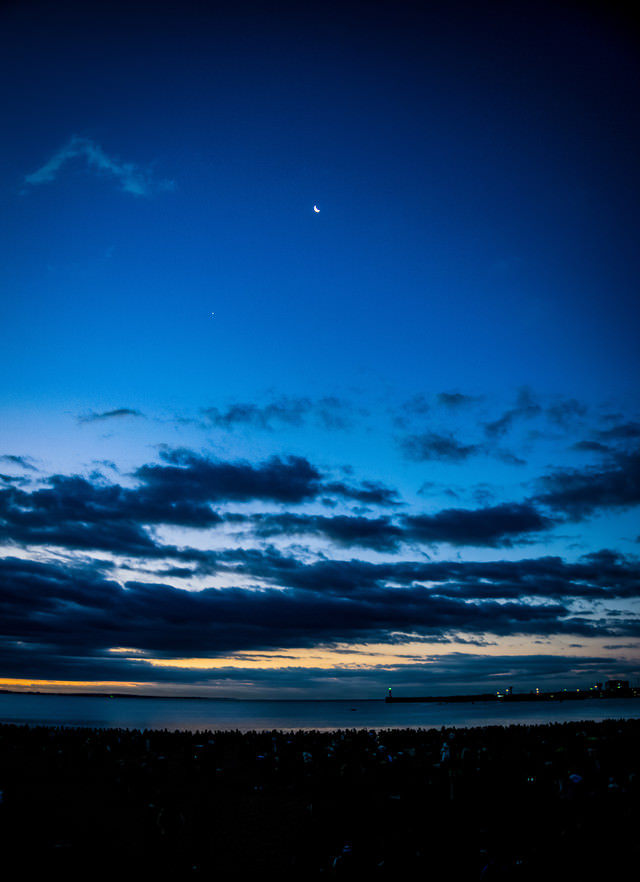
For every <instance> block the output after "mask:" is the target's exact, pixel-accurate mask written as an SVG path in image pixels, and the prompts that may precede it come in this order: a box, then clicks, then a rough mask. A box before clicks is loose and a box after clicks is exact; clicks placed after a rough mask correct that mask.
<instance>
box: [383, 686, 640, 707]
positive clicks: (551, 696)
mask: <svg viewBox="0 0 640 882" xmlns="http://www.w3.org/2000/svg"><path fill="white" fill-rule="evenodd" d="M588 698H595V699H597V700H598V701H601V700H604V701H607V700H609V699H612V698H617V699H620V698H630V699H633V698H640V690H638V689H627V690H620V691H614V690H605V689H602V690H595V689H589V690H576V691H575V692H569V691H565V690H559V691H556V692H513V693H511V692H498V693H496V692H483V693H480V694H477V695H413V696H395V695H394V696H391V695H387V697H386V698H385V701H386V702H387V704H407V703H412V702H432V703H433V702H435V703H442V704H450V703H471V704H473V703H475V702H476V701H492V702H500V703H510V702H514V701H533V702H536V701H584V700H586V699H588Z"/></svg>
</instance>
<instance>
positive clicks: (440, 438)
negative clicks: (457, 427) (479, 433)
mask: <svg viewBox="0 0 640 882" xmlns="http://www.w3.org/2000/svg"><path fill="white" fill-rule="evenodd" d="M400 447H401V449H402V452H403V454H404V456H405V457H406V458H407V459H410V460H413V461H414V462H424V461H426V460H444V461H446V462H463V461H464V460H466V459H469V458H470V457H472V456H475V455H476V454H478V453H481V452H482V450H483V448H482V446H480V445H478V444H462V443H461V442H460V441H458V440H457V439H456V438H454V437H453V435H451V434H438V433H437V432H424V433H422V434H416V435H407V436H406V437H405V438H402V439H401V440H400Z"/></svg>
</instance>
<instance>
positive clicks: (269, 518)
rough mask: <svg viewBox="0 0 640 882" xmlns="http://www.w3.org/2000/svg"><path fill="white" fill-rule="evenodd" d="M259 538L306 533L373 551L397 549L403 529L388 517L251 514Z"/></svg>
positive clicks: (402, 535) (339, 543) (402, 536)
mask: <svg viewBox="0 0 640 882" xmlns="http://www.w3.org/2000/svg"><path fill="white" fill-rule="evenodd" d="M250 522H251V525H252V527H253V530H254V531H255V533H256V535H258V536H260V537H267V538H271V537H274V536H282V535H285V536H289V535H292V534H306V535H316V536H320V535H321V536H325V537H326V538H328V539H330V540H331V541H332V542H336V543H337V544H338V545H342V546H349V547H351V546H359V547H361V548H372V549H375V550H376V551H396V550H397V548H398V546H399V544H400V542H401V541H402V540H403V539H404V531H403V529H402V528H401V527H398V526H397V525H395V524H393V523H392V521H391V519H390V518H388V517H380V518H365V517H354V516H348V515H336V516H334V517H324V516H321V515H299V514H291V513H286V514H280V515H254V516H252V517H251V519H250Z"/></svg>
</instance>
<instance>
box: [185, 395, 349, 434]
mask: <svg viewBox="0 0 640 882" xmlns="http://www.w3.org/2000/svg"><path fill="white" fill-rule="evenodd" d="M351 410H352V409H351V408H350V407H349V406H348V405H347V404H346V403H345V402H343V401H341V400H340V399H339V398H336V397H334V396H326V397H323V398H320V399H318V400H317V401H313V400H312V399H310V398H305V397H302V398H300V397H297V398H296V397H289V396H280V397H279V398H275V399H274V400H272V401H269V402H268V403H267V404H256V403H254V402H239V401H238V402H233V403H232V404H229V405H227V407H226V408H224V409H222V410H221V409H220V408H218V407H207V408H204V409H203V410H202V413H203V415H204V417H205V419H206V420H207V422H209V423H211V424H212V425H214V426H216V427H217V428H220V429H228V430H230V429H234V428H235V427H236V426H250V427H252V428H258V429H266V430H269V431H271V430H273V429H275V428H277V427H278V426H293V427H300V426H303V425H305V424H306V423H307V422H308V421H309V420H310V419H313V420H314V421H315V423H316V424H318V425H320V426H322V427H323V428H325V429H344V428H346V427H347V426H348V425H349V424H350V422H351V418H350V412H351Z"/></svg>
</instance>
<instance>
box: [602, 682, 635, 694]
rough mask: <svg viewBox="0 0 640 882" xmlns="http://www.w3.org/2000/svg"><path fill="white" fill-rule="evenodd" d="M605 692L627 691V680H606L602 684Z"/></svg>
mask: <svg viewBox="0 0 640 882" xmlns="http://www.w3.org/2000/svg"><path fill="white" fill-rule="evenodd" d="M604 689H605V692H628V691H629V681H628V680H607V682H606V683H605V686H604Z"/></svg>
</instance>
